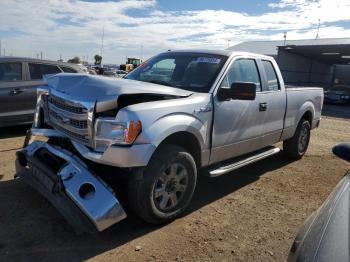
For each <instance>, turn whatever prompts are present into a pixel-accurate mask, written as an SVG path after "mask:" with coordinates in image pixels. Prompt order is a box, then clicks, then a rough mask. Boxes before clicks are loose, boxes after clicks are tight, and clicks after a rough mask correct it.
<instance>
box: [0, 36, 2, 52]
mask: <svg viewBox="0 0 350 262" xmlns="http://www.w3.org/2000/svg"><path fill="white" fill-rule="evenodd" d="M1 50H2V49H1V39H0V56H1Z"/></svg>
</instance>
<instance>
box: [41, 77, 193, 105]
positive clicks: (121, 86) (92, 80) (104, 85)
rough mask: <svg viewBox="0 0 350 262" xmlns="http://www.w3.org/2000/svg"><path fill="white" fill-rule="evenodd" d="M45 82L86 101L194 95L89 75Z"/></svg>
mask: <svg viewBox="0 0 350 262" xmlns="http://www.w3.org/2000/svg"><path fill="white" fill-rule="evenodd" d="M44 80H45V81H46V83H47V85H48V86H49V88H52V89H54V90H56V91H58V92H61V93H64V94H67V95H69V96H72V97H74V98H76V99H78V100H85V101H96V100H97V101H99V100H106V98H107V97H118V96H120V95H124V94H160V95H174V96H177V97H186V96H189V95H191V94H192V93H193V92H190V91H186V90H182V89H178V88H173V87H168V86H162V85H157V84H153V83H147V82H140V81H135V80H129V79H113V78H108V77H103V76H94V75H87V74H73V73H72V74H70V73H60V74H56V75H47V76H46V77H45V79H44Z"/></svg>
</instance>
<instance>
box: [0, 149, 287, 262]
mask: <svg viewBox="0 0 350 262" xmlns="http://www.w3.org/2000/svg"><path fill="white" fill-rule="evenodd" d="M290 162H291V160H290V159H288V158H286V157H285V156H284V155H283V154H282V153H280V154H278V155H275V156H273V157H270V158H268V159H265V160H262V161H260V162H258V163H255V164H253V165H251V166H249V167H245V168H241V169H240V170H237V171H234V172H231V173H230V174H227V175H225V176H221V177H217V178H208V177H206V176H204V175H205V174H206V172H205V171H202V172H200V174H199V176H200V177H199V180H198V185H197V189H196V192H195V195H194V198H193V201H192V203H191V205H190V207H189V211H188V212H187V215H188V214H190V213H192V212H195V211H196V210H198V209H200V208H201V207H203V206H206V205H208V204H210V203H212V202H214V201H216V200H218V199H220V198H222V197H224V196H226V195H228V194H230V193H232V192H234V191H236V190H238V189H240V188H242V187H244V186H246V185H248V184H250V183H253V182H255V181H257V180H258V179H259V178H260V176H262V175H264V174H265V173H266V172H268V171H270V170H276V169H279V168H282V167H284V166H285V165H287V164H289V163H290ZM0 199H1V201H0V223H1V225H2V226H1V227H0V236H1V237H0V260H2V261H9V260H10V261H18V260H28V259H30V260H34V261H37V260H48V259H50V260H51V261H55V260H59V261H66V260H69V261H70V260H74V261H76V260H78V261H81V260H85V259H89V258H92V257H94V256H96V255H98V254H101V253H104V252H106V251H109V250H112V249H115V248H117V247H118V246H121V245H124V244H126V243H128V242H129V241H131V240H134V239H137V238H139V237H141V236H143V235H146V234H149V233H151V232H152V231H155V230H157V229H159V228H160V227H161V226H152V225H148V224H146V223H144V222H143V221H141V220H140V219H138V218H137V217H135V216H133V215H129V217H128V218H127V219H126V220H124V221H121V222H120V223H118V224H116V225H115V226H113V227H111V228H109V229H107V230H106V231H104V232H101V233H98V234H95V235H86V234H85V235H80V236H77V235H75V234H74V233H73V231H72V229H71V228H70V227H69V226H68V225H67V224H66V223H65V221H64V220H63V219H62V218H61V217H60V215H59V214H58V213H57V212H56V211H55V210H54V209H53V208H52V207H51V206H50V205H49V203H48V202H47V201H46V200H45V199H43V198H42V197H41V196H40V195H39V194H37V193H36V192H35V191H33V190H32V189H31V188H29V187H28V186H27V185H25V184H23V183H22V182H21V181H18V180H10V181H3V182H0ZM5 225H6V226H5ZM167 226H171V225H163V227H167ZM1 257H2V258H1Z"/></svg>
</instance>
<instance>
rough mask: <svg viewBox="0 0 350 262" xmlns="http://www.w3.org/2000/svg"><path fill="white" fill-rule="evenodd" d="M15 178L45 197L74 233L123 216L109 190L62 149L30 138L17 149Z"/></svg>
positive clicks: (97, 228)
mask: <svg viewBox="0 0 350 262" xmlns="http://www.w3.org/2000/svg"><path fill="white" fill-rule="evenodd" d="M16 177H18V178H20V179H22V180H23V181H25V182H26V183H28V184H29V185H31V186H32V187H34V189H36V190H37V191H38V192H39V193H41V194H42V195H43V196H44V197H45V198H47V199H48V200H49V201H50V202H51V204H52V205H53V206H54V207H55V208H56V209H57V210H58V211H59V212H60V213H61V214H62V215H63V217H64V218H65V219H66V220H67V222H68V223H69V224H70V225H71V226H72V227H73V228H74V229H75V231H76V232H77V233H82V232H89V233H93V232H96V231H102V230H104V229H106V228H108V227H110V226H111V225H113V224H115V223H117V222H119V221H120V220H122V219H124V218H126V213H125V211H124V209H123V208H122V206H121V205H120V203H119V201H118V199H117V198H116V196H115V194H114V192H113V190H112V189H111V188H110V187H109V186H108V185H107V184H106V183H104V181H103V180H102V179H100V178H99V177H97V176H95V175H94V174H93V172H92V171H91V170H89V168H88V167H87V166H86V165H85V163H84V162H83V161H81V160H80V159H79V158H78V157H77V156H75V155H74V154H72V153H71V152H69V151H67V150H65V149H62V148H58V147H56V146H53V145H49V144H47V143H45V142H43V141H34V142H33V143H31V144H30V145H28V146H26V147H25V148H24V149H22V150H21V151H18V152H17V159H16Z"/></svg>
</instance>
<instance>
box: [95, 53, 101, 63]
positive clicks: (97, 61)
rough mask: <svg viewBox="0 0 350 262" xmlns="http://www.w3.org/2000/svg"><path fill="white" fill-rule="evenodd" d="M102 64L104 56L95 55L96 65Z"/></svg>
mask: <svg viewBox="0 0 350 262" xmlns="http://www.w3.org/2000/svg"><path fill="white" fill-rule="evenodd" d="M101 63H102V56H100V55H95V65H101Z"/></svg>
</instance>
